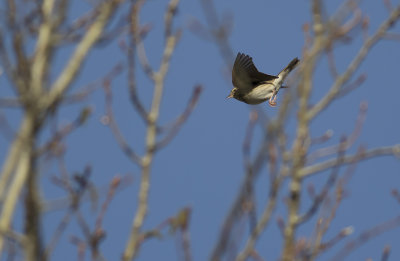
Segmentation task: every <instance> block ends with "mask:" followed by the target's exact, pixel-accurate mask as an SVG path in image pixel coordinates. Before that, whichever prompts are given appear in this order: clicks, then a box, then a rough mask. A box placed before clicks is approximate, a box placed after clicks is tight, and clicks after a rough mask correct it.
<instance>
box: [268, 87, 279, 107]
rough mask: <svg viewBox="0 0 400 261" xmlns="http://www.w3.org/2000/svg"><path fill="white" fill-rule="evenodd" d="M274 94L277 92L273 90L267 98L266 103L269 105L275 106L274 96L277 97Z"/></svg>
mask: <svg viewBox="0 0 400 261" xmlns="http://www.w3.org/2000/svg"><path fill="white" fill-rule="evenodd" d="M276 94H277V92H276V91H274V92H273V93H272V96H271V98H269V101H268V104H269V105H270V106H271V107H275V106H276V97H277V96H276Z"/></svg>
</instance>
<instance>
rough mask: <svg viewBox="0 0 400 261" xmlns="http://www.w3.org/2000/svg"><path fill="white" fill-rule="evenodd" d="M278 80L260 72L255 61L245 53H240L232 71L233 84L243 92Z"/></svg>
mask: <svg viewBox="0 0 400 261" xmlns="http://www.w3.org/2000/svg"><path fill="white" fill-rule="evenodd" d="M276 78H278V77H277V76H273V75H268V74H265V73H262V72H259V71H258V70H257V68H256V66H255V65H254V63H253V59H252V58H251V57H250V56H248V55H245V54H243V53H238V54H237V56H236V60H235V63H234V64H233V69H232V84H233V85H234V86H236V87H237V88H239V89H241V90H243V89H247V88H251V87H252V86H254V85H256V84H257V83H260V82H264V81H269V80H273V79H276Z"/></svg>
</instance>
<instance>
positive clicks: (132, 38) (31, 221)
mask: <svg viewBox="0 0 400 261" xmlns="http://www.w3.org/2000/svg"><path fill="white" fill-rule="evenodd" d="M73 2H74V1H70V0H7V1H5V3H2V4H1V8H2V10H1V13H2V14H3V15H2V17H1V25H0V62H1V67H0V69H1V72H4V75H0V77H7V80H8V82H9V83H10V86H11V88H12V92H13V93H14V95H13V96H12V97H0V106H1V109H2V111H3V110H4V111H6V112H8V111H10V110H12V109H15V108H18V109H20V111H21V112H22V116H21V123H20V127H19V129H18V130H17V131H13V130H12V128H11V127H10V126H8V124H7V121H6V120H3V118H0V124H1V125H0V128H1V131H2V132H3V133H4V134H5V135H6V136H7V137H9V140H10V143H9V150H8V153H7V155H6V157H5V158H4V159H3V163H2V168H1V176H0V206H1V211H0V253H1V254H2V257H3V256H5V255H7V256H8V258H9V259H10V260H15V258H16V256H17V255H21V254H22V255H24V257H25V259H26V260H47V259H51V257H52V253H53V251H54V249H55V247H56V246H57V245H58V243H59V240H60V238H61V237H62V236H64V234H65V233H64V232H65V230H66V228H67V226H68V224H69V223H70V222H71V220H72V219H75V220H76V221H77V224H78V226H79V228H80V229H81V231H82V234H83V235H84V238H83V239H82V238H80V237H78V236H73V237H71V239H70V241H71V243H72V244H74V245H76V247H77V253H78V259H79V260H84V259H85V253H86V252H89V253H90V254H91V258H92V259H93V260H104V259H105V258H104V256H103V254H102V248H101V245H100V243H101V242H102V240H103V239H104V237H105V229H104V228H103V219H104V216H105V214H106V212H107V210H108V207H109V204H110V203H111V201H112V200H113V198H114V195H115V193H116V192H118V191H119V189H121V188H122V187H123V186H128V185H129V184H130V178H129V176H126V177H125V176H115V177H113V178H112V179H111V181H110V183H109V184H108V185H107V186H106V187H104V188H95V186H94V184H93V182H92V181H91V177H90V176H91V167H90V166H87V167H86V168H85V169H84V170H83V171H81V172H79V173H77V174H74V175H72V174H70V173H69V172H68V170H67V168H66V166H65V165H66V163H65V161H64V154H65V150H66V138H67V137H68V136H69V135H70V134H71V133H72V132H75V131H76V130H77V129H78V128H79V127H81V126H82V125H83V124H84V123H85V122H86V121H87V119H88V117H90V115H91V113H92V108H91V107H90V106H86V105H87V103H86V98H87V97H89V96H90V95H91V94H92V93H93V92H94V91H97V90H99V89H100V90H102V91H103V92H104V96H105V111H106V113H105V115H104V116H103V117H102V123H103V124H104V125H107V126H109V128H110V130H111V132H112V133H113V135H114V138H115V141H116V142H117V144H118V145H119V147H120V148H121V150H122V151H123V153H124V154H125V155H126V156H127V158H128V159H129V160H130V161H131V162H132V163H134V164H135V165H136V166H137V167H138V168H139V169H140V181H139V182H138V183H139V190H138V191H137V198H136V200H137V202H138V204H137V208H136V209H129V211H131V212H132V213H134V214H133V215H134V218H133V220H132V224H131V227H130V228H127V229H129V234H128V238H127V240H126V245H125V247H124V249H123V251H122V254H121V256H122V257H121V258H122V260H133V259H136V258H137V257H138V253H139V250H140V249H141V246H142V244H144V243H145V242H146V240H149V239H150V238H155V237H158V236H159V235H160V234H161V233H162V230H163V229H164V228H165V227H169V228H170V230H171V231H173V232H175V233H176V234H178V237H179V239H180V242H181V244H180V250H181V252H182V253H183V255H182V256H183V259H184V260H192V254H191V246H190V237H189V223H190V216H191V209H190V208H188V207H186V208H183V209H182V210H180V211H179V212H178V213H177V214H176V215H175V216H173V217H165V218H164V219H163V221H161V222H160V224H159V225H158V226H156V227H154V228H153V229H151V230H144V229H143V224H144V222H145V220H146V218H147V212H148V201H149V192H150V190H149V189H150V185H151V173H152V165H153V161H154V156H155V154H156V153H158V152H160V150H161V149H162V148H163V147H165V146H167V145H168V144H169V143H170V142H171V141H172V140H173V138H174V137H175V136H176V135H177V134H178V132H179V130H180V129H181V127H182V125H183V124H184V123H185V122H186V120H187V119H188V118H189V116H190V114H191V113H192V111H193V110H194V109H195V107H196V104H197V102H198V100H199V98H200V94H201V91H202V87H201V86H200V85H198V86H194V88H193V92H192V96H191V97H189V98H188V102H187V106H186V107H185V109H184V110H183V112H182V113H181V114H180V115H178V116H177V117H176V119H174V120H172V121H171V123H169V124H166V125H162V124H161V123H160V121H159V116H160V113H162V110H161V109H160V104H161V101H162V97H163V91H164V85H165V79H166V75H167V73H168V71H169V67H170V60H171V57H172V55H173V54H174V51H175V49H176V48H177V43H178V42H179V40H180V37H181V31H182V29H181V28H180V27H178V29H176V28H175V27H174V26H173V20H174V18H175V17H176V13H177V9H178V5H179V0H169V2H168V3H167V4H165V6H163V8H165V13H164V32H163V35H164V43H163V50H162V56H161V59H160V62H159V67H158V68H157V69H155V68H153V67H152V65H151V63H150V62H149V61H148V57H147V52H146V46H145V43H144V39H145V38H146V37H147V35H148V34H149V33H152V30H151V26H150V25H148V24H142V23H141V20H140V15H141V12H142V7H143V5H144V4H145V2H146V1H145V0H133V1H126V0H104V1H101V0H94V1H88V4H90V6H91V8H90V9H89V11H87V12H86V13H84V14H82V15H81V16H79V17H71V14H70V13H69V7H70V5H72V4H73ZM311 2H312V17H313V21H312V23H311V24H309V25H307V26H305V27H304V35H305V46H304V52H303V54H302V57H301V64H300V66H299V68H298V70H297V71H296V73H295V74H293V75H292V76H291V79H290V80H289V83H288V84H289V85H290V86H291V88H290V89H291V90H292V91H288V92H287V93H286V95H284V98H283V101H282V102H281V104H280V105H279V112H278V114H277V117H276V118H273V119H269V120H268V122H263V121H260V120H259V119H260V118H264V116H265V115H263V112H262V110H259V108H256V109H255V110H254V111H252V113H251V114H250V115H251V116H250V120H249V124H248V127H247V133H246V136H245V137H244V143H243V158H244V164H245V169H246V173H245V174H246V175H245V178H244V181H243V184H242V186H241V188H240V190H239V191H238V193H237V197H236V199H235V200H234V202H233V205H232V208H231V210H230V211H229V213H228V214H227V217H226V219H225V221H224V223H223V225H222V229H221V232H220V235H219V238H218V239H217V240H216V245H215V248H214V250H213V251H212V254H211V257H210V259H211V260H237V261H241V260H248V259H254V260H264V258H265V259H268V257H262V256H261V255H260V254H259V253H258V251H257V249H256V247H255V244H256V242H257V241H258V240H259V239H260V238H261V237H262V236H268V235H263V232H265V230H266V228H267V226H268V225H270V223H271V220H272V218H273V214H274V211H275V210H276V208H277V205H278V204H279V203H280V202H281V201H280V200H281V199H285V204H286V208H287V216H286V217H282V218H280V219H278V226H279V227H280V229H281V232H282V238H283V246H282V250H281V260H285V261H288V260H315V259H317V258H320V256H321V254H322V253H324V252H326V251H328V250H330V249H331V248H332V246H334V245H336V243H338V242H340V241H342V240H343V239H347V238H349V235H350V234H352V228H351V227H344V228H343V229H342V230H340V231H338V232H337V235H336V236H335V237H334V238H331V239H326V237H325V235H326V232H327V230H328V228H329V227H330V225H331V223H332V220H333V219H334V218H335V215H336V213H337V210H338V206H339V205H340V203H341V201H342V199H343V193H344V186H345V184H346V182H347V181H348V179H349V178H350V177H351V175H352V173H353V172H354V171H355V165H357V164H359V163H361V162H362V161H363V160H366V159H371V158H375V157H378V156H397V157H399V156H400V145H399V144H397V145H390V146H387V147H378V148H372V149H366V148H364V147H359V148H358V150H357V152H356V153H354V154H349V149H350V148H351V147H352V146H353V145H354V143H355V141H356V140H357V138H358V137H359V136H360V132H361V126H362V125H363V122H364V119H365V115H366V111H367V104H366V103H361V104H360V110H359V114H358V120H357V122H356V123H355V126H354V131H353V132H352V133H351V134H350V135H348V136H344V137H342V138H341V140H340V141H339V142H338V143H337V144H336V145H334V146H325V147H322V148H319V149H314V148H315V147H313V146H314V145H316V144H319V145H321V144H324V142H326V141H327V140H329V139H330V138H331V136H332V135H331V133H330V132H329V131H328V132H327V133H325V134H324V135H323V136H321V137H312V135H311V134H310V125H311V123H312V121H313V120H314V119H315V118H316V117H318V116H319V115H320V113H321V112H322V111H324V110H325V109H326V108H328V107H330V106H334V105H335V101H336V100H337V99H339V98H340V97H342V96H344V95H346V94H348V93H349V92H351V91H353V90H354V89H356V88H358V87H359V86H360V85H361V83H362V82H363V81H364V80H365V75H357V74H356V70H357V68H359V66H360V65H361V64H362V62H363V61H364V60H365V59H366V58H367V55H368V53H369V51H370V50H371V48H372V47H373V46H374V45H375V44H377V43H378V42H380V41H382V40H385V39H394V40H396V41H397V40H399V38H400V37H399V35H397V34H395V33H392V32H391V31H390V30H391V28H392V27H393V26H394V25H395V24H396V22H397V21H398V20H399V19H400V5H398V6H392V5H391V4H390V2H389V1H383V4H384V5H386V7H387V8H388V10H389V11H390V13H389V15H388V17H387V19H385V20H384V21H382V23H381V26H380V27H379V28H378V29H377V30H376V31H375V32H374V33H372V35H368V34H367V30H365V28H367V27H368V21H367V20H366V19H365V17H364V16H363V15H362V13H360V9H359V8H358V1H356V0H347V1H344V3H343V6H342V8H340V9H339V10H337V12H336V13H335V14H334V15H333V16H332V17H327V15H326V14H325V12H324V10H323V2H322V1H320V0H311ZM200 3H201V4H202V7H203V11H204V14H205V17H206V22H207V24H206V25H201V24H200V23H199V22H195V23H193V24H192V25H191V30H192V31H194V33H196V34H198V35H204V34H206V35H208V36H211V39H213V41H214V43H215V45H216V46H217V47H218V49H219V50H220V53H221V57H222V59H223V60H224V61H225V62H226V66H227V67H228V68H231V66H232V65H231V61H232V60H233V53H234V52H233V51H232V48H231V47H230V44H229V29H228V28H227V26H226V24H224V23H223V22H221V19H220V17H219V16H218V10H216V9H215V7H214V5H213V1H212V0H200ZM349 16H351V17H352V18H351V19H348V17H349ZM354 30H361V31H362V32H364V36H365V39H364V41H363V44H362V45H361V46H360V48H359V51H358V52H357V53H356V54H355V55H354V57H353V60H352V61H351V63H350V64H349V65H348V67H347V69H346V70H345V71H344V72H342V73H339V72H338V70H337V69H336V66H335V59H334V58H335V57H334V55H333V52H332V50H333V48H334V47H335V43H337V42H339V41H342V40H343V39H346V38H348V37H351V32H352V31H354ZM110 44H114V45H118V46H119V48H120V50H121V53H122V54H123V57H124V60H122V61H121V62H120V63H117V64H115V65H114V66H113V68H112V69H111V70H110V71H109V72H108V73H107V74H105V75H102V76H101V77H100V79H98V80H96V81H93V82H91V83H90V84H88V85H86V86H83V87H80V88H78V90H76V89H75V88H74V89H72V86H73V84H74V82H75V81H76V80H77V77H78V74H79V73H80V71H81V70H82V68H83V64H84V62H85V61H86V60H87V59H88V54H89V53H90V51H92V50H93V49H95V48H97V47H100V46H103V45H110ZM71 47H72V49H73V52H72V53H71V55H70V56H69V57H68V59H66V63H65V66H64V67H63V68H62V69H61V70H60V71H57V70H55V69H54V66H53V65H54V63H55V56H56V54H57V53H59V52H60V51H63V50H64V48H71ZM321 56H326V57H328V59H329V66H330V67H329V69H330V71H331V73H332V75H333V76H334V79H335V80H334V82H333V84H332V86H331V87H330V89H329V90H328V92H327V93H326V94H325V96H324V97H322V98H321V99H320V100H319V101H318V102H317V103H315V104H311V102H310V96H311V94H312V92H313V77H314V71H315V68H316V66H317V64H318V63H319V58H320V57H321ZM137 66H138V67H140V68H141V69H142V70H143V71H144V73H145V75H146V77H147V78H148V80H149V82H151V83H152V85H153V87H154V88H153V93H152V94H153V96H152V100H151V105H150V108H147V107H146V106H145V105H144V102H143V100H142V99H141V98H140V97H139V94H138V89H139V88H141V85H142V83H141V82H139V81H138V79H137V78H138V77H136V71H137V68H136V67H137ZM122 72H126V76H127V86H126V88H127V90H128V91H129V95H130V97H129V99H130V103H131V104H132V106H133V108H134V111H135V113H137V114H138V115H139V116H140V120H141V122H140V123H142V124H144V126H145V129H146V133H145V137H143V140H144V150H143V151H144V152H143V153H142V154H140V153H138V151H141V150H140V149H139V148H137V147H135V146H133V145H131V143H130V141H129V140H128V139H127V138H126V137H125V136H124V134H123V130H121V128H120V125H119V123H118V121H117V119H116V118H117V117H115V114H114V111H113V90H114V88H113V86H114V81H115V79H116V78H118V77H123V74H122ZM353 79H355V80H353ZM199 81H201V79H199ZM72 103H74V104H75V103H80V104H84V105H85V106H84V108H83V109H82V110H81V112H80V113H79V114H78V115H77V116H76V118H75V119H74V120H73V121H72V122H71V123H70V124H67V125H60V124H59V123H58V122H57V115H58V112H59V111H60V110H61V109H62V108H63V107H64V106H66V105H68V104H72ZM292 115H296V117H297V127H296V134H295V138H294V140H293V141H292V142H289V141H288V139H287V136H288V131H289V130H288V129H287V120H288V118H289V117H291V116H292ZM0 116H1V115H0ZM257 124H260V125H261V126H262V127H263V128H264V132H265V135H264V138H263V141H262V143H260V145H259V148H257V149H258V153H256V155H251V153H250V151H251V146H250V144H251V141H252V139H253V131H254V128H255V126H256V125H257ZM46 133H50V135H45V134H46ZM43 135H44V136H45V137H46V139H45V140H44V141H43V139H41V138H40V137H43ZM43 159H45V160H53V161H55V162H57V166H58V170H59V171H58V172H59V173H57V175H53V176H52V177H51V181H52V183H53V184H54V185H55V186H58V187H60V188H61V189H63V191H65V194H66V195H67V196H66V197H65V198H63V199H60V200H54V201H52V202H50V203H48V202H45V201H44V200H43V199H42V195H41V194H42V188H41V187H40V185H39V184H40V181H41V179H42V178H43V176H42V175H41V171H42V169H43V166H42V165H43V164H44V163H43V162H44V161H45V160H43ZM264 166H267V168H268V173H269V177H270V183H269V187H268V191H267V193H268V195H269V196H268V200H267V202H266V205H265V207H264V208H263V209H262V210H261V214H260V215H259V216H257V214H256V211H255V202H254V196H255V193H254V190H255V184H256V182H257V178H258V177H259V175H260V173H261V169H262V168H263V167H264ZM343 167H345V168H343ZM323 171H325V173H329V174H328V178H327V180H326V183H325V184H324V186H323V187H321V188H318V191H319V192H318V193H316V192H314V190H316V189H314V188H310V194H311V195H312V202H311V204H310V205H309V207H308V210H307V211H305V212H304V213H302V212H301V211H300V204H301V203H302V202H304V201H305V199H304V198H305V196H304V195H303V194H304V192H303V191H304V186H305V185H304V183H305V181H306V180H307V179H308V178H309V177H311V176H313V175H320V173H321V172H323ZM284 183H289V190H285V189H284V188H283V184H284ZM99 189H100V190H103V191H104V195H106V196H105V199H104V201H103V203H102V204H101V207H100V209H99V210H98V213H97V215H96V219H95V220H94V221H93V222H91V221H88V220H87V219H86V218H85V215H83V213H82V211H81V208H82V205H81V202H82V201H84V200H86V198H87V197H90V196H92V197H96V191H98V190H99ZM21 196H24V197H23V199H22V197H21ZM393 196H394V197H395V198H396V199H399V196H398V193H397V191H394V192H393ZM18 202H22V208H23V210H24V213H25V216H24V218H23V222H24V229H23V232H17V230H16V229H14V227H13V221H14V219H15V212H16V208H17V204H18ZM194 207H195V206H194ZM46 208H64V209H66V212H65V215H64V216H63V218H62V219H61V220H58V221H57V222H58V226H57V228H56V229H55V231H54V233H53V235H52V237H51V238H50V239H49V240H48V241H47V242H46V241H45V240H44V239H43V237H42V235H41V232H42V223H43V215H44V213H45V211H46ZM245 218H248V219H249V220H250V223H251V231H250V232H249V233H248V234H245V233H244V234H241V237H240V238H239V237H238V233H235V231H237V230H238V229H240V228H241V227H242V226H243V222H242V221H243V219H245ZM306 222H315V224H314V231H312V233H313V236H312V237H310V238H299V237H298V236H297V231H298V229H299V228H300V227H301V226H302V225H303V224H304V223H306ZM399 225H400V216H397V217H394V218H392V219H390V220H388V221H387V222H384V223H382V224H377V225H376V226H375V227H373V228H371V229H370V230H368V231H365V232H364V233H362V234H361V235H360V236H359V237H357V238H351V239H349V241H348V243H347V244H346V245H345V247H344V248H343V249H342V250H340V251H339V252H338V253H337V254H336V255H335V257H334V260H341V259H343V258H344V257H346V256H347V255H348V254H349V253H350V252H352V251H354V250H355V249H357V247H358V246H359V245H361V244H363V243H364V242H366V241H367V240H369V239H371V238H374V237H375V236H377V235H379V234H381V233H383V232H385V231H387V230H389V229H391V228H393V227H396V226H399ZM243 239H244V240H245V244H244V245H243V246H242V249H240V250H238V249H237V246H241V244H240V243H238V242H243V241H242V240H243ZM389 254H390V247H386V248H385V249H384V250H383V254H382V260H387V258H388V256H389Z"/></svg>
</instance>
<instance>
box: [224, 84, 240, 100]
mask: <svg viewBox="0 0 400 261" xmlns="http://www.w3.org/2000/svg"><path fill="white" fill-rule="evenodd" d="M237 90H238V88H236V87H234V88H233V89H232V90H231V93H229V95H228V97H226V98H227V99H229V98H235V97H236V96H237Z"/></svg>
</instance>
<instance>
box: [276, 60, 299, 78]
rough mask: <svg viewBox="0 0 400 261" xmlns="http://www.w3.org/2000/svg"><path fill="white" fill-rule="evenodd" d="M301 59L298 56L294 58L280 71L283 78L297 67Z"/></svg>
mask: <svg viewBox="0 0 400 261" xmlns="http://www.w3.org/2000/svg"><path fill="white" fill-rule="evenodd" d="M299 62H300V60H299V59H298V58H297V57H296V58H294V59H293V60H292V61H291V62H290V63H289V64H288V65H287V66H286V67H285V68H284V69H283V70H282V71H281V72H280V73H279V75H278V76H280V77H282V80H283V79H285V78H286V76H287V75H288V74H289V73H290V72H291V71H292V70H293V69H294V68H296V66H297V64H298V63H299Z"/></svg>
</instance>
